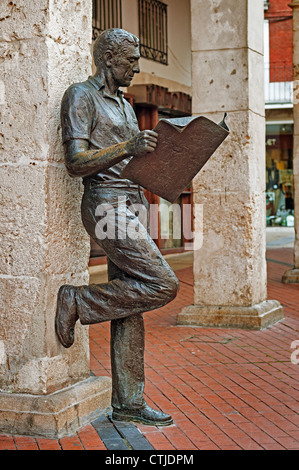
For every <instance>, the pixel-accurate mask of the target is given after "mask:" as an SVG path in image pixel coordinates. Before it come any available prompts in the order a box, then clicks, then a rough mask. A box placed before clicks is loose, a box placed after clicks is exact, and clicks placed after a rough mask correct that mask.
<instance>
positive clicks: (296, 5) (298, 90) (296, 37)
mask: <svg viewBox="0 0 299 470" xmlns="http://www.w3.org/2000/svg"><path fill="white" fill-rule="evenodd" d="M290 7H292V8H293V74H294V78H293V80H294V94H293V116H294V136H293V174H294V188H295V198H294V201H295V203H294V212H295V245H294V268H293V269H290V270H288V271H287V272H286V273H285V274H284V275H283V278H282V281H283V282H285V283H299V0H293V1H292V3H291V4H290Z"/></svg>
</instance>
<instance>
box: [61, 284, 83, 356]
mask: <svg viewBox="0 0 299 470" xmlns="http://www.w3.org/2000/svg"><path fill="white" fill-rule="evenodd" d="M75 292H76V288H75V287H74V286H69V285H65V286H61V287H60V289H59V291H58V295H57V309H56V318H55V329H56V334H57V336H58V338H59V341H60V342H61V344H62V345H63V346H64V347H65V348H70V347H71V346H72V344H73V342H74V339H75V324H76V321H77V320H78V318H79V317H78V314H77V306H76V299H75Z"/></svg>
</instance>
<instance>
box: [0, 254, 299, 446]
mask: <svg viewBox="0 0 299 470" xmlns="http://www.w3.org/2000/svg"><path fill="white" fill-rule="evenodd" d="M267 259H268V298H269V299H277V300H279V301H280V302H281V304H283V305H284V307H285V319H284V320H283V321H281V322H279V323H278V324H276V325H274V326H272V327H271V328H269V329H267V330H263V331H247V330H238V329H212V328H191V327H183V326H176V324H175V319H176V314H177V312H179V311H180V309H181V308H182V307H183V306H185V305H189V304H191V303H192V301H193V294H192V280H193V278H192V268H191V267H187V268H184V269H179V270H177V271H176V273H177V276H178V277H179V279H180V283H181V290H180V293H179V295H178V297H177V299H175V301H173V302H172V303H171V304H170V305H167V306H166V307H164V308H162V309H159V310H155V311H153V312H150V313H147V314H146V315H145V319H146V356H145V360H146V379H147V380H146V388H145V395H146V398H147V401H148V403H149V404H150V405H152V406H154V407H157V408H161V409H163V410H164V411H166V412H169V413H171V415H172V416H173V418H174V423H175V424H174V425H173V426H169V427H154V426H143V425H137V426H135V425H133V424H128V425H127V426H124V427H121V426H117V427H115V426H113V423H112V422H111V420H110V419H109V416H102V417H100V418H99V420H97V421H96V422H94V423H92V424H90V425H87V426H85V427H83V428H82V429H80V431H78V432H77V433H76V434H75V435H74V436H71V437H65V438H63V439H60V440H48V439H35V438H32V437H24V436H12V435H0V450H3V449H9V450H15V449H17V450H37V449H40V450H56V449H61V450H95V449H97V450H105V449H108V450H109V449H110V450H111V449H113V450H117V449H118V448H124V447H123V446H124V445H125V446H126V448H127V449H150V448H153V449H155V450H182V451H183V450H190V451H191V450H198V449H202V450H204V449H205V450H214V449H215V450H216V449H224V450H226V449H227V450H228V449H241V450H247V449H249V450H255V449H260V450H263V449H266V450H272V449H273V450H280V449H281V450H293V449H294V450H295V449H297V450H298V449H299V414H298V411H299V405H298V401H299V364H292V362H291V354H292V353H294V358H295V359H297V358H298V359H299V352H298V355H297V356H296V353H295V350H294V349H292V348H291V344H292V343H293V342H294V341H296V340H299V307H298V306H299V287H298V285H284V284H282V283H281V276H282V274H283V273H284V272H285V271H286V269H288V266H289V265H290V266H291V265H292V249H288V248H284V249H281V248H276V249H271V250H268V252H267ZM109 334H110V333H109V324H106V323H104V324H100V325H94V326H92V327H90V349H91V370H92V373H93V374H95V375H109V374H110V359H109ZM297 348H298V349H299V347H297Z"/></svg>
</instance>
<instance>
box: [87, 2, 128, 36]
mask: <svg viewBox="0 0 299 470" xmlns="http://www.w3.org/2000/svg"><path fill="white" fill-rule="evenodd" d="M121 27H122V5H121V0H93V1H92V39H93V40H95V39H96V38H97V37H98V35H99V34H100V33H101V32H102V31H104V30H105V29H109V28H121Z"/></svg>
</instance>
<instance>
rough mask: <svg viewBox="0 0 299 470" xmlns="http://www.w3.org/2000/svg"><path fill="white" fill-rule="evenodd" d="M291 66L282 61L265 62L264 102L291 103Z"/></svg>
mask: <svg viewBox="0 0 299 470" xmlns="http://www.w3.org/2000/svg"><path fill="white" fill-rule="evenodd" d="M292 102H293V67H292V65H288V64H284V63H271V64H265V103H266V104H282V105H286V104H292Z"/></svg>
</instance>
